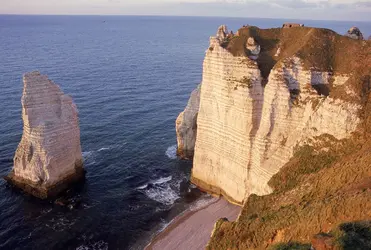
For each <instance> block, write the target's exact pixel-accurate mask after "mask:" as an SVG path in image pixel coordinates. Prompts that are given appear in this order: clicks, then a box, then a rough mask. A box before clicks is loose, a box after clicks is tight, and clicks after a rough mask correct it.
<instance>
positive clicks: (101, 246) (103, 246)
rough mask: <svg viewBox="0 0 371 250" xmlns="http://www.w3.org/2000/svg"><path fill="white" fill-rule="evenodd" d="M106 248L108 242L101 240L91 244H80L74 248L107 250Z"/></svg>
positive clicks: (78, 249) (79, 249) (80, 249)
mask: <svg viewBox="0 0 371 250" xmlns="http://www.w3.org/2000/svg"><path fill="white" fill-rule="evenodd" d="M107 249H108V243H107V242H105V241H103V240H100V241H98V242H94V243H92V244H87V245H81V246H79V247H77V248H76V250H107Z"/></svg>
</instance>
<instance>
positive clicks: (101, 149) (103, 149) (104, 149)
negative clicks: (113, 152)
mask: <svg viewBox="0 0 371 250" xmlns="http://www.w3.org/2000/svg"><path fill="white" fill-rule="evenodd" d="M109 149H110V148H100V149H98V152H100V151H106V150H109Z"/></svg>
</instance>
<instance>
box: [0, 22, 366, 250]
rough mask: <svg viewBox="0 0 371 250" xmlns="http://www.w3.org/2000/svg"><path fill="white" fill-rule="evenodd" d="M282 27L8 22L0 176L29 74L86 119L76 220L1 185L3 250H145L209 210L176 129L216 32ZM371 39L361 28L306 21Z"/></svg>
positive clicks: (2, 61) (7, 165) (3, 30)
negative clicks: (52, 86) (182, 218)
mask: <svg viewBox="0 0 371 250" xmlns="http://www.w3.org/2000/svg"><path fill="white" fill-rule="evenodd" d="M285 21H286V20H275V19H247V18H246V19H243V18H217V17H215V18H214V17H213V18H202V17H145V16H143V17H140V16H137V17H133V16H5V15H4V16H1V15H0V45H1V46H0V103H1V108H0V175H1V176H5V175H6V174H7V173H8V172H9V171H10V170H11V168H12V158H13V155H14V152H15V149H16V147H17V144H18V143H19V141H20V139H21V135H22V120H21V103H20V99H21V95H22V87H23V86H22V74H23V73H25V72H29V71H33V70H39V71H40V72H41V73H43V74H47V75H48V76H49V77H50V79H52V80H53V81H54V82H56V83H58V84H59V85H60V86H61V88H62V89H63V91H64V92H65V93H68V94H70V95H71V96H72V97H73V99H74V101H75V102H76V104H77V106H78V109H79V117H80V128H81V142H82V149H83V156H84V161H85V168H86V170H87V175H86V181H85V183H83V184H82V185H80V186H79V187H78V189H76V190H74V191H71V193H70V194H69V198H72V199H78V200H81V205H80V206H78V207H76V208H74V209H69V208H67V207H62V206H59V205H57V204H54V203H53V202H50V201H40V200H38V199H36V198H32V197H30V196H28V195H26V194H24V193H22V192H20V191H17V190H14V189H13V188H11V187H10V186H8V185H7V184H6V183H5V181H3V180H2V179H1V180H0V211H1V213H0V249H80V250H82V249H142V248H143V246H145V245H146V244H147V243H148V241H149V239H150V238H151V237H152V236H153V234H154V233H156V232H157V231H159V230H161V229H163V228H164V227H165V226H166V224H167V223H169V221H171V219H173V218H174V217H175V216H177V215H178V214H179V213H181V212H182V211H184V210H185V209H187V208H188V207H189V206H195V204H196V205H197V203H195V202H199V203H200V202H201V203H202V202H203V201H205V200H206V201H207V199H208V196H206V195H205V194H201V193H200V192H197V189H195V187H194V186H192V185H190V184H189V176H190V170H191V165H192V163H191V162H190V161H181V160H179V159H177V158H176V155H175V151H176V135H175V119H176V117H177V115H178V114H179V112H181V111H182V110H183V109H184V107H185V105H186V103H187V100H188V97H189V95H190V93H191V91H192V90H193V89H194V88H195V87H196V86H197V85H198V84H199V83H200V81H201V77H202V75H201V73H202V60H203V57H204V52H205V50H206V49H207V47H208V39H209V37H210V36H211V35H214V34H215V33H216V30H217V28H218V26H219V25H221V24H227V25H228V27H229V28H231V29H233V30H234V31H236V30H237V28H239V27H241V26H242V25H243V24H250V25H256V26H259V27H262V28H268V27H279V26H281V25H282V23H283V22H285ZM300 22H303V23H305V24H306V26H316V27H326V28H330V29H333V30H335V31H337V32H338V33H341V34H343V33H345V32H346V31H347V30H348V29H349V28H350V27H351V26H353V25H356V26H358V27H359V28H361V30H362V32H363V33H364V35H365V37H368V36H369V35H371V24H370V23H365V22H363V23H362V22H358V23H357V22H332V21H300Z"/></svg>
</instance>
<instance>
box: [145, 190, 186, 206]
mask: <svg viewBox="0 0 371 250" xmlns="http://www.w3.org/2000/svg"><path fill="white" fill-rule="evenodd" d="M144 192H145V194H146V195H147V196H148V197H149V198H150V199H152V200H155V201H157V202H160V203H162V204H164V205H168V206H170V205H173V204H174V202H175V201H176V200H177V199H179V198H180V196H179V195H178V193H177V192H176V191H175V190H173V189H171V187H170V185H165V186H164V187H162V186H155V187H153V188H150V189H147V190H145V191H144Z"/></svg>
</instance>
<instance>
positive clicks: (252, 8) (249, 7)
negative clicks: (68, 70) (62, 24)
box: [0, 0, 371, 21]
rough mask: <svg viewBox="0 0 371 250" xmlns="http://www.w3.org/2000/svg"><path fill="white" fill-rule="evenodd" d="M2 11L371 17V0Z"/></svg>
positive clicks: (19, 3)
mask: <svg viewBox="0 0 371 250" xmlns="http://www.w3.org/2000/svg"><path fill="white" fill-rule="evenodd" d="M0 13H1V14H101V15H182V16H184V15H185V16H194V15H196V16H232V17H271V18H301V19H336V20H361V21H362V20H364V21H366V20H367V21H371V0H358V1H357V0H262V1H258V0H0Z"/></svg>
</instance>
